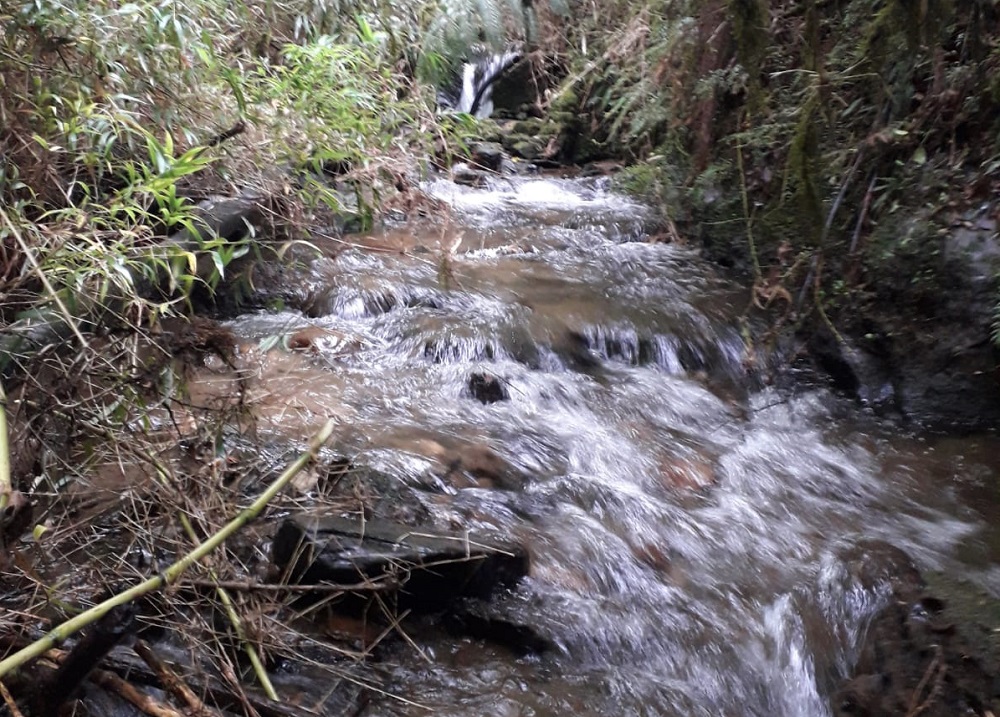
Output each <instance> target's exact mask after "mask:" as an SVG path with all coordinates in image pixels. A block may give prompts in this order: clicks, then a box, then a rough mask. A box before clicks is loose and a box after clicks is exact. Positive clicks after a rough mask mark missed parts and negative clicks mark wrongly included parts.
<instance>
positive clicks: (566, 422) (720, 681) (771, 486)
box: [234, 179, 1000, 717]
mask: <svg viewBox="0 0 1000 717" xmlns="http://www.w3.org/2000/svg"><path fill="white" fill-rule="evenodd" d="M429 190H430V191H431V192H432V193H433V194H435V195H436V196H438V197H439V198H441V199H443V200H445V201H447V202H448V203H450V204H451V206H452V208H453V217H452V222H451V223H450V224H448V225H447V226H446V227H445V228H444V229H440V228H436V229H433V230H424V231H423V233H421V234H411V233H410V230H408V229H406V228H403V229H400V230H397V231H396V232H395V234H394V236H392V237H389V238H388V239H384V241H386V242H388V243H389V244H393V243H395V245H397V246H398V247H405V248H406V249H407V250H406V251H405V252H403V251H387V252H372V251H364V250H348V251H345V252H343V253H342V254H340V255H339V256H338V257H337V258H336V259H333V260H325V261H323V262H319V263H317V264H316V265H315V266H314V267H313V269H312V271H311V273H310V274H309V275H308V277H307V278H306V281H308V282H309V285H308V286H307V287H306V289H304V291H305V292H306V293H307V294H308V295H309V299H308V301H307V302H306V303H307V304H308V306H309V310H308V312H307V314H308V315H304V314H298V313H293V312H284V313H279V314H268V315H255V316H247V317H243V318H241V319H239V320H237V321H235V322H234V327H235V329H236V330H237V332H238V333H239V334H241V335H242V336H243V337H244V338H245V339H247V340H248V341H255V340H258V339H263V338H265V337H267V336H269V335H272V334H275V333H282V332H290V331H294V330H295V329H297V328H300V327H305V326H311V327H320V328H321V329H322V332H321V333H320V338H318V339H316V340H315V341H314V343H313V345H314V348H315V352H314V353H313V354H311V355H306V356H297V355H296V356H293V357H287V356H286V358H285V359H283V360H284V361H287V363H280V362H279V363H278V364H277V365H278V369H274V368H273V367H272V369H271V375H270V376H269V379H268V380H269V381H270V384H266V385H269V386H270V389H268V390H269V391H270V392H271V393H273V394H276V395H278V396H279V397H281V402H280V403H281V405H283V406H284V405H285V403H287V404H288V406H289V407H288V408H285V409H283V410H282V412H281V413H280V415H275V416H272V423H271V425H272V428H273V430H274V431H275V433H276V434H278V435H301V434H302V432H303V430H305V429H307V428H309V427H311V426H314V425H318V424H319V423H320V422H321V421H322V417H323V416H324V415H336V416H338V417H339V418H340V419H341V430H340V436H341V442H342V446H341V448H342V449H344V450H348V451H350V452H351V454H352V455H356V456H358V458H357V461H358V462H359V463H362V464H364V465H366V466H367V467H368V468H370V469H371V470H372V471H374V472H377V473H378V474H379V475H388V476H393V477H395V478H396V479H398V481H399V482H400V484H401V485H402V486H403V487H402V488H400V489H399V491H398V492H397V493H396V494H395V495H394V497H393V501H394V504H395V508H392V507H390V508H386V510H390V511H391V510H395V511H396V513H397V514H399V515H410V516H418V517H420V518H421V520H424V521H427V522H430V523H431V524H434V525H439V526H441V527H456V526H461V527H466V528H471V529H476V530H481V531H485V532H494V533H497V534H501V535H508V536H514V537H516V538H517V539H519V540H521V541H523V542H524V543H525V544H526V545H527V546H528V547H529V549H530V552H531V556H532V570H531V575H530V577H529V578H527V579H526V580H525V581H524V582H523V583H522V584H521V585H520V586H519V587H518V589H517V590H515V591H513V592H512V593H511V594H510V595H507V596H505V597H504V598H503V599H501V600H500V601H499V603H498V604H497V605H495V606H493V608H492V610H493V611H494V615H495V616H498V617H499V618H502V619H504V620H509V621H510V622H511V623H513V624H523V625H529V626H531V628H532V629H533V630H534V631H535V632H536V633H537V634H538V635H540V636H541V637H542V638H544V639H545V640H546V641H547V642H549V643H550V644H551V645H552V648H551V649H549V650H548V651H545V652H542V653H541V654H529V655H527V656H518V655H516V654H514V653H513V652H511V651H509V650H507V649H506V648H504V647H502V646H499V645H497V644H494V643H491V642H486V641H482V640H475V639H471V638H462V637H451V636H444V637H440V638H437V639H434V638H433V637H428V636H426V635H424V634H423V633H418V634H416V636H415V638H414V639H415V641H417V642H418V643H419V644H420V647H421V649H422V650H423V656H421V655H419V654H417V652H416V651H415V650H412V649H411V648H409V647H408V646H405V645H404V647H402V648H401V649H400V650H399V652H398V654H397V655H396V656H395V658H396V659H395V660H393V663H394V666H392V667H389V666H382V667H380V668H376V669H380V670H381V671H382V674H383V676H384V677H385V678H386V684H385V688H386V690H387V691H388V692H391V693H392V694H394V695H396V696H398V697H400V698H403V699H402V700H397V699H390V698H385V699H378V700H376V701H374V702H373V703H372V704H371V705H370V706H369V708H368V711H367V712H366V713H365V714H369V715H409V714H413V715H418V714H427V708H430V709H431V710H433V713H435V714H441V715H454V716H455V717H460V716H461V717H465V716H479V715H482V716H486V715H497V716H503V717H508V716H510V717H513V716H515V715H524V716H528V715H532V716H535V717H556V716H563V715H826V714H829V713H830V707H829V695H830V691H831V689H832V688H833V685H834V684H835V683H836V681H837V680H838V679H840V678H842V677H843V676H844V675H846V674H847V672H848V670H849V669H850V667H851V663H852V659H853V658H854V655H855V652H856V650H857V648H858V645H859V639H860V636H861V634H862V632H863V630H864V628H865V625H866V621H867V620H869V619H870V617H871V616H872V614H873V612H874V611H875V610H876V609H877V608H878V607H879V606H880V605H882V604H883V603H884V601H885V599H886V597H887V587H886V585H884V584H881V583H878V582H876V583H875V584H863V583H862V582H861V581H860V580H859V578H858V577H857V570H856V569H855V565H856V562H857V559H858V558H857V555H858V546H873V545H876V543H875V541H886V542H888V543H891V544H892V545H895V546H898V547H900V548H902V549H904V550H905V551H907V552H908V553H909V554H910V555H912V556H913V557H914V558H915V559H916V561H917V562H918V563H919V564H920V566H921V567H922V568H924V569H926V570H938V571H942V572H944V573H948V574H952V575H956V576H962V577H965V578H967V579H969V580H971V581H972V582H973V583H975V584H976V585H978V586H980V587H982V588H985V589H987V590H989V591H991V592H992V593H993V594H994V595H997V594H1000V539H998V533H997V529H996V528H992V527H990V526H989V525H988V524H987V522H986V519H985V518H986V516H988V515H989V514H990V512H991V510H992V509H994V508H995V507H996V506H997V505H998V504H1000V497H998V495H997V489H996V487H995V486H996V484H997V481H996V478H995V476H996V474H997V470H998V469H1000V450H998V449H1000V442H997V441H996V440H995V439H993V438H990V437H980V438H975V439H973V438H969V439H962V440H957V439H949V440H943V439H940V440H938V439H933V438H928V437H920V436H915V435H912V434H906V433H903V432H902V431H900V430H899V429H897V428H895V427H894V426H893V425H891V424H887V423H883V422H880V421H878V420H876V419H874V418H873V417H870V416H868V415H865V413H864V412H863V411H862V410H861V409H859V407H857V406H856V405H853V404H851V403H849V402H846V401H844V400H842V399H839V398H837V397H835V396H834V395H832V394H831V393H829V392H827V391H825V390H822V389H809V390H801V391H799V392H797V393H796V394H795V395H787V394H785V393H780V392H778V391H776V390H773V389H767V388H764V387H763V386H761V385H758V384H759V380H758V376H757V375H756V373H755V370H754V367H753V363H752V362H750V361H749V360H748V359H749V355H748V353H747V350H746V346H745V344H744V339H743V338H742V333H741V330H740V322H739V316H740V314H741V312H742V310H743V308H744V307H745V303H746V295H745V292H744V291H743V290H741V289H740V288H739V287H735V286H733V285H732V284H730V283H728V282H726V281H724V280H722V279H721V278H719V277H718V276H717V275H716V274H715V273H714V272H713V270H712V268H711V267H709V266H707V265H706V264H705V263H703V262H702V261H700V260H699V258H698V256H697V254H696V252H694V251H692V250H691V249H688V248H685V247H682V246H677V245H671V244H657V243H649V242H647V241H644V239H645V237H646V234H645V230H646V224H647V213H646V211H645V210H644V208H643V207H641V206H637V205H635V204H632V203H630V202H628V201H626V200H624V199H622V198H620V197H616V196H614V195H612V194H609V193H608V192H607V191H606V188H605V186H604V184H603V183H602V182H600V181H593V180H554V179H530V180H529V179H519V180H514V181H512V182H506V181H503V182H498V184H497V185H496V186H494V187H492V188H491V189H489V190H485V189H484V190H472V189H465V188H459V187H457V186H455V185H452V184H450V183H447V182H440V183H438V184H435V185H432V186H430V187H429ZM757 358H758V360H760V359H761V357H757ZM477 372H483V373H487V374H489V375H491V376H495V377H497V378H498V379H499V380H500V381H501V382H502V384H503V386H504V388H505V389H506V393H507V394H508V396H509V399H508V400H503V401H500V402H496V403H491V404H483V403H481V402H479V401H477V400H474V399H473V398H472V397H470V395H469V389H468V384H469V378H470V376H471V375H472V374H474V373H477ZM282 382H283V383H282ZM289 396H292V397H293V398H292V399H291V400H290V401H285V399H286V398H288V397H289ZM258 399H259V405H266V400H265V399H264V398H263V397H261V396H258ZM278 403H279V401H278V400H277V399H276V400H275V404H276V405H277V404H278ZM484 449H485V450H488V451H491V452H492V454H493V455H495V456H496V457H498V458H499V459H501V465H507V466H509V470H506V472H504V471H503V470H501V471H500V473H503V475H499V476H493V480H478V479H477V478H476V477H475V476H472V477H470V476H466V477H465V479H464V482H456V481H455V480H454V479H453V477H448V476H447V475H445V474H446V473H447V472H448V471H446V470H444V468H443V466H445V465H447V464H448V462H449V461H451V460H452V459H453V458H455V457H458V458H461V457H462V456H465V455H468V454H470V453H476V452H477V451H479V453H480V454H481V453H482V451H483V450H484ZM869 552H870V553H871V554H872V556H874V557H871V558H870V559H871V560H875V561H877V560H878V559H879V558H878V553H879V551H878V549H877V548H871V550H870V551H869ZM425 658H426V659H425Z"/></svg>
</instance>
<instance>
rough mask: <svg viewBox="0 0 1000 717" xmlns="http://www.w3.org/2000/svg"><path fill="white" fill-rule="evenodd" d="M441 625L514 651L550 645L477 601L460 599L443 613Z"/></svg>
mask: <svg viewBox="0 0 1000 717" xmlns="http://www.w3.org/2000/svg"><path fill="white" fill-rule="evenodd" d="M444 626H445V628H446V629H447V630H449V631H450V632H452V633H456V634H459V635H468V636H470V637H475V638H478V639H480V640H488V641H490V642H492V643H494V644H497V645H502V646H504V647H506V648H507V649H509V650H511V651H513V652H514V653H516V654H518V655H531V654H538V653H541V652H547V651H548V650H551V649H552V647H553V645H552V642H551V641H549V640H547V639H546V638H544V637H543V636H542V635H540V634H539V633H538V632H536V631H535V630H534V629H532V628H531V627H530V626H529V625H525V624H521V623H518V622H514V621H511V620H510V619H509V617H508V616H505V615H502V614H496V611H495V610H493V609H492V606H491V605H489V604H485V603H483V602H480V601H472V600H465V601H462V603H460V604H459V605H458V607H457V609H456V610H454V611H453V612H450V613H448V615H446V617H445V620H444Z"/></svg>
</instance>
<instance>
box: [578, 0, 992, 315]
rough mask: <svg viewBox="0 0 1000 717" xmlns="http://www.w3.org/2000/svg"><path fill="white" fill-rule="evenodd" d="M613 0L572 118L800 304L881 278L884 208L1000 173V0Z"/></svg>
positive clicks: (690, 230)
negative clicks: (912, 0) (878, 238)
mask: <svg viewBox="0 0 1000 717" xmlns="http://www.w3.org/2000/svg"><path fill="white" fill-rule="evenodd" d="M602 10H603V12H602V13H601V14H600V16H599V19H598V16H595V18H594V21H593V22H590V23H588V22H586V21H585V22H583V23H581V25H580V26H579V27H577V28H576V29H575V30H574V31H573V33H575V39H573V40H572V41H571V42H570V45H571V46H574V45H575V46H577V47H579V46H581V45H585V46H586V47H587V48H588V50H587V52H586V54H581V55H579V56H577V57H576V58H575V59H574V60H572V64H571V68H570V72H569V74H568V77H567V80H566V83H565V85H564V88H563V90H562V92H561V97H562V98H563V99H564V100H567V101H568V105H569V106H568V107H567V108H566V109H570V110H571V111H573V112H576V113H577V115H578V119H577V120H576V122H575V123H574V124H573V128H572V129H573V131H574V132H576V133H579V134H583V135H585V136H588V137H589V138H590V140H591V145H590V146H596V147H598V148H599V151H598V153H603V154H604V155H605V156H624V157H627V158H630V159H633V160H637V161H639V162H641V163H643V164H644V165H645V168H642V169H640V168H638V167H637V168H635V169H632V170H630V171H629V172H627V173H626V178H625V180H624V185H631V186H632V187H633V188H640V187H638V186H637V185H642V186H645V187H647V188H648V189H649V192H650V193H651V196H650V199H652V200H653V201H654V202H660V204H661V206H664V208H665V211H666V212H667V213H668V214H669V215H670V216H671V217H672V218H673V219H674V220H675V221H676V222H677V224H678V226H679V227H680V229H681V231H682V232H683V233H686V234H687V235H688V236H689V237H691V238H692V239H695V240H697V241H699V242H700V243H701V244H702V245H704V246H705V247H706V250H707V253H708V255H709V256H710V257H712V258H714V259H716V260H720V261H723V262H724V263H727V264H730V265H732V266H734V267H736V268H738V269H740V270H742V271H744V272H746V274H748V275H750V276H751V277H752V279H753V281H754V282H755V289H754V290H755V293H756V294H758V295H759V294H761V293H763V294H767V295H771V296H774V297H786V296H787V297H793V298H792V302H791V305H790V306H789V307H788V308H789V309H790V311H789V314H790V315H793V316H800V317H801V316H805V315H806V314H808V313H809V312H810V311H811V310H812V309H813V308H820V309H822V308H823V307H822V305H823V304H826V305H831V304H834V305H835V304H837V303H849V301H850V297H851V296H858V295H865V294H866V292H867V293H871V292H873V291H875V292H877V290H878V287H879V286H880V283H881V278H882V277H881V274H880V268H881V265H880V263H879V260H878V257H879V256H881V255H883V254H884V253H885V251H886V250H887V249H888V250H889V251H890V252H892V251H895V249H894V248H893V247H892V246H889V247H886V246H885V244H884V242H883V243H880V244H879V245H878V246H875V245H873V243H872V241H871V240H872V236H873V231H874V229H875V227H876V226H878V225H879V224H885V223H899V222H902V221H903V220H904V219H908V218H910V217H912V216H914V215H923V216H926V217H927V221H928V222H929V223H930V224H931V225H934V224H937V223H940V222H942V221H946V220H947V212H959V211H961V209H962V208H963V207H972V206H975V205H976V203H977V202H981V201H983V200H984V199H987V198H989V197H990V196H992V195H993V194H994V193H995V192H996V190H997V188H998V186H1000V174H998V172H997V159H996V158H997V157H998V156H1000V143H998V140H997V137H998V136H1000V120H998V117H1000V84H998V82H997V77H998V76H1000V73H998V70H1000V34H998V33H997V32H996V28H997V27H998V20H1000V16H998V13H997V9H996V7H995V6H994V4H993V3H989V2H978V1H977V2H972V3H966V4H962V5H956V4H951V3H939V2H931V3H924V4H917V5H912V4H906V3H900V2H895V1H894V0H888V1H886V2H883V1H882V0H851V1H850V2H847V3H841V4H838V5H829V4H821V3H815V2H812V1H811V0H810V2H806V3H787V2H785V3H771V4H767V3H760V2H755V1H754V0H716V1H714V2H707V3H675V2H669V3H668V2H662V1H660V0H650V1H648V2H646V3H643V4H642V5H641V6H639V7H636V6H635V5H634V4H630V3H623V2H614V1H609V2H606V3H602ZM581 38H583V39H582V40H581ZM584 40H585V42H584ZM984 138H985V139H986V140H987V141H985V142H984V141H983V139H984ZM637 180H641V181H637ZM940 184H945V185H949V189H947V190H946V191H938V190H937V189H936V187H935V185H940ZM959 188H961V189H959ZM942 196H944V197H945V199H944V200H942V199H941V197H942ZM934 205H937V207H938V209H944V210H945V211H944V212H939V211H937V210H934V211H927V207H929V206H934ZM942 205H943V206H942ZM902 240H903V237H901V236H900V237H898V238H897V239H896V240H895V241H896V243H898V242H901V241H902ZM754 254H757V257H755V256H754ZM922 259H923V260H924V263H925V265H926V267H927V268H930V269H931V270H933V266H934V263H935V261H936V257H934V256H932V255H926V256H923V255H922ZM779 282H780V284H781V287H782V288H783V291H781V292H777V291H776V287H777V284H778V283H779ZM775 300H776V301H778V303H781V304H784V303H786V302H785V300H784V298H780V299H779V298H776V299H775Z"/></svg>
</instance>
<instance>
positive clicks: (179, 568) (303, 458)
mask: <svg viewBox="0 0 1000 717" xmlns="http://www.w3.org/2000/svg"><path fill="white" fill-rule="evenodd" d="M334 425H335V422H334V421H333V419H330V420H329V421H327V422H326V424H325V425H324V426H323V428H321V429H320V431H319V432H318V433H317V434H316V435H315V436H313V438H312V440H310V441H309V447H308V448H307V449H306V451H305V452H303V453H302V455H300V456H299V457H298V458H296V459H295V461H293V462H292V464H291V465H289V466H288V467H287V468H286V469H285V470H284V472H282V474H281V475H280V476H278V477H277V478H276V479H275V481H274V482H273V483H272V484H271V485H270V486H268V488H267V490H265V491H264V492H263V493H261V494H260V496H258V498H257V500H255V501H254V502H253V503H252V504H251V505H250V506H249V507H247V508H245V509H244V510H242V511H241V512H240V514H239V515H237V516H236V517H235V518H233V519H232V520H231V521H229V522H228V523H227V524H226V525H225V526H223V527H222V529H220V530H219V531H218V532H217V533H216V534H215V535H213V536H211V537H210V538H209V539H208V540H206V541H205V542H204V543H202V544H201V545H199V546H198V547H196V548H195V549H194V550H192V551H191V552H189V553H188V554H187V555H185V556H184V557H183V558H181V559H180V560H178V561H177V562H175V563H174V564H173V565H171V566H170V567H169V568H167V569H166V570H165V571H163V572H162V573H160V574H159V575H156V576H154V577H151V578H149V579H148V580H146V581H144V582H142V583H140V584H139V585H136V586H134V587H132V588H129V589H128V590H125V591H124V592H121V593H119V594H117V595H115V596H114V597H111V598H109V599H107V600H105V601H104V602H102V603H99V604H97V605H94V606H93V607H92V608H89V609H88V610H84V611H83V612H82V613H80V614H79V615H77V616H76V617H74V618H71V619H69V620H67V621H66V622H64V623H62V624H61V625H58V626H57V627H55V628H54V629H53V630H51V631H50V632H49V633H48V634H47V635H45V637H42V638H41V639H39V640H36V641H35V642H33V643H31V644H30V645H28V646H27V647H25V648H24V649H22V650H19V651H18V652H16V653H14V654H13V655H11V656H10V657H7V658H6V659H4V660H2V661H0V678H2V677H3V676H4V675H6V674H7V673H9V672H10V671H11V670H14V669H17V668H18V667H21V666H23V665H25V664H27V663H28V662H29V661H31V660H33V659H35V658H36V657H39V656H41V655H42V654H44V653H45V652H47V651H48V650H50V649H52V648H53V647H55V646H57V645H58V644H59V643H60V642H62V641H63V640H65V639H66V638H68V637H69V636H70V635H72V634H73V633H75V632H77V631H78V630H80V629H82V628H84V627H86V626H87V625H89V624H91V623H92V622H94V621H95V620H97V619H99V618H101V617H102V616H103V615H105V614H107V612H108V611H109V610H111V609H112V608H115V607H117V606H119V605H125V604H126V603H129V602H131V601H132V600H135V599H136V598H138V597H141V596H143V595H146V594H148V593H151V592H154V591H156V590H159V589H160V588H162V587H165V586H167V585H171V584H173V583H174V582H176V581H177V579H178V578H180V576H181V575H183V574H184V572H185V571H186V570H187V569H188V568H190V567H191V566H192V565H194V564H195V563H197V562H198V561H199V560H201V559H202V558H204V557H205V556H206V555H208V554H209V553H211V552H212V551H213V550H215V549H216V548H218V547H219V546H220V545H222V543H224V542H225V541H226V540H227V539H229V538H230V537H231V536H232V535H233V534H235V533H236V532H237V531H238V530H240V529H241V528H242V527H243V526H245V525H246V524H247V523H249V522H250V521H251V520H253V519H254V518H256V517H257V516H258V515H259V514H260V512H261V511H262V510H263V509H264V507H265V506H266V505H267V504H268V503H269V502H270V501H271V500H273V499H274V497H275V496H276V495H277V494H278V493H279V492H280V491H281V490H282V488H284V487H285V486H286V485H287V484H288V482H289V481H291V480H292V478H294V477H295V476H296V475H298V473H299V472H300V471H301V470H302V469H303V468H305V466H306V465H307V464H308V463H309V461H310V460H312V459H313V457H314V456H315V454H316V451H318V450H319V449H320V447H321V446H322V445H323V444H324V443H325V442H326V441H327V439H328V438H329V437H330V435H331V434H332V433H333V428H334Z"/></svg>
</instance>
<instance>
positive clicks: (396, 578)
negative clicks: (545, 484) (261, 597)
mask: <svg viewBox="0 0 1000 717" xmlns="http://www.w3.org/2000/svg"><path fill="white" fill-rule="evenodd" d="M272 559H273V561H274V563H275V565H276V566H277V567H278V569H279V570H280V571H281V574H282V576H283V577H284V578H285V579H287V580H288V582H294V583H299V584H317V585H319V584H323V583H333V584H338V585H345V586H346V585H350V586H354V587H353V591H354V592H365V591H366V590H371V591H373V592H374V591H375V590H381V591H385V589H386V587H387V586H389V587H391V588H392V587H394V588H395V589H396V590H397V595H398V600H399V603H400V605H403V606H405V607H410V608H413V609H416V610H423V611H428V612H430V611H434V610H437V609H443V608H446V607H448V606H449V605H450V604H451V603H452V602H453V601H454V600H455V599H457V598H469V597H471V598H479V599H488V598H490V597H491V596H492V595H494V594H496V593H497V592H499V591H501V590H503V589H506V588H510V587H512V586H514V585H515V584H516V583H517V582H518V581H519V580H520V579H521V578H522V577H524V576H525V575H527V573H528V568H529V558H528V553H527V551H526V550H525V549H524V547H523V546H521V545H517V544H513V543H504V542H501V541H496V540H488V539H481V538H477V537H476V536H475V535H472V534H467V533H444V532H440V531H434V532H433V533H430V532H427V531H422V530H420V529H415V528H412V527H409V526H404V525H400V524H398V523H392V522H389V521H384V520H362V519H360V518H338V517H317V516H307V515H294V516H291V517H289V518H287V519H285V521H284V522H283V523H282V524H281V527H280V528H279V529H278V532H277V534H276V535H275V538H274V543H273V548H272ZM369 586H370V587H369Z"/></svg>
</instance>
